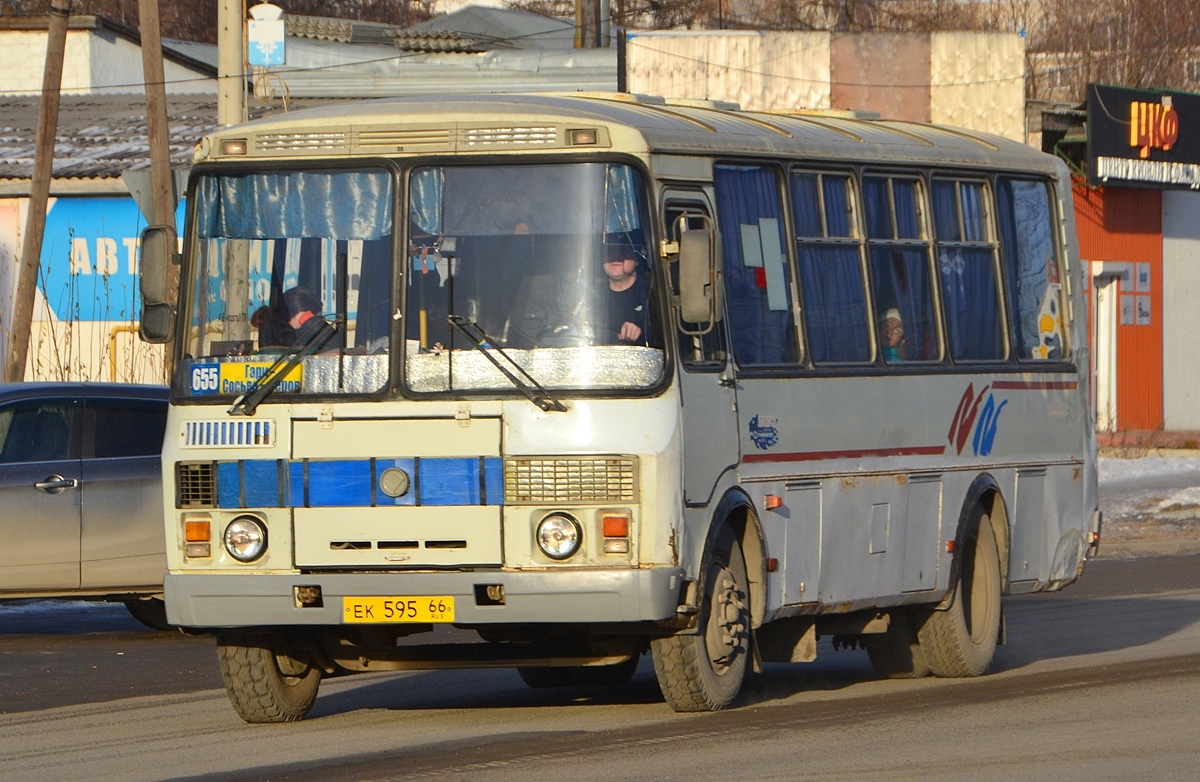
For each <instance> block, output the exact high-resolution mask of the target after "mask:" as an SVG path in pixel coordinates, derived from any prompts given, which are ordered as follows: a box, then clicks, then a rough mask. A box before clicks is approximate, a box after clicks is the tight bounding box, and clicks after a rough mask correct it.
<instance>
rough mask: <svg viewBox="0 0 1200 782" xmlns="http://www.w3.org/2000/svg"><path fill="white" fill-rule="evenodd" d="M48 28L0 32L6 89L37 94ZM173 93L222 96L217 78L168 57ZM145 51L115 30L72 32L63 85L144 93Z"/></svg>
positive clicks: (0, 86)
mask: <svg viewBox="0 0 1200 782" xmlns="http://www.w3.org/2000/svg"><path fill="white" fill-rule="evenodd" d="M46 37H47V36H46V31H45V30H4V31H0V93H7V94H21V93H37V92H40V91H41V89H42V75H43V72H44V70H45V67H46ZM163 72H164V75H165V76H166V80H167V92H168V93H170V94H194V93H199V94H216V91H217V87H216V80H215V79H212V78H209V77H208V76H207V75H206V74H204V73H201V72H199V71H196V70H193V69H191V68H187V67H185V66H182V65H180V64H179V63H176V62H172V61H170V60H165V61H164V63H163ZM142 83H143V79H142V50H141V47H140V46H138V45H137V44H135V43H133V42H132V41H130V40H127V39H125V38H122V37H120V36H117V35H114V34H113V33H111V32H109V31H99V32H97V31H94V30H68V31H67V46H66V52H65V55H64V59H63V76H62V88H63V91H64V92H75V93H80V92H82V93H140V92H143V86H142Z"/></svg>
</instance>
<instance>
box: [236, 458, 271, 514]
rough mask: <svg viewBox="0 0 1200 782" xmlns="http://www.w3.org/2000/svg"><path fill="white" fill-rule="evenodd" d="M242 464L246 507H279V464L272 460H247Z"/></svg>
mask: <svg viewBox="0 0 1200 782" xmlns="http://www.w3.org/2000/svg"><path fill="white" fill-rule="evenodd" d="M242 464H243V467H242V479H243V480H244V481H245V482H246V483H245V486H243V491H244V492H245V495H246V507H247V508H276V507H279V462H277V461H275V460H274V459H247V460H246V461H245V462H243V463H242Z"/></svg>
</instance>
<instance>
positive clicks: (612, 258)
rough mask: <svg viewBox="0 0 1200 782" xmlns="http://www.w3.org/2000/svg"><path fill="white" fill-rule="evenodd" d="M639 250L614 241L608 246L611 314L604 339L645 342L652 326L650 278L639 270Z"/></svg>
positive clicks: (608, 309) (606, 262)
mask: <svg viewBox="0 0 1200 782" xmlns="http://www.w3.org/2000/svg"><path fill="white" fill-rule="evenodd" d="M638 259H639V253H638V251H637V248H635V247H634V246H633V245H630V244H610V245H608V246H607V247H606V248H605V256H604V274H605V276H606V277H607V278H608V296H607V297H605V302H606V304H605V308H606V314H607V318H606V319H605V332H604V338H603V342H608V341H609V340H611V339H614V335H613V332H614V331H615V332H616V334H615V339H616V341H617V343H637V342H639V341H640V342H642V343H643V344H644V340H643V339H642V335H643V334H645V333H646V328H647V326H648V323H649V320H648V317H647V316H648V314H649V307H648V297H647V292H646V280H645V278H644V277H642V276H640V275H639V274H638V266H639V260H638Z"/></svg>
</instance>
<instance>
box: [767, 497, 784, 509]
mask: <svg viewBox="0 0 1200 782" xmlns="http://www.w3.org/2000/svg"><path fill="white" fill-rule="evenodd" d="M763 507H764V508H766V509H767V510H775V509H776V508H782V507H783V497H780V496H779V495H778V494H768V495H767V496H766V497H764V498H763Z"/></svg>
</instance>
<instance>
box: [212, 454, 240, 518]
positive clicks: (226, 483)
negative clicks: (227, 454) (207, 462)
mask: <svg viewBox="0 0 1200 782" xmlns="http://www.w3.org/2000/svg"><path fill="white" fill-rule="evenodd" d="M240 495H241V481H240V480H238V463H237V462H217V507H218V508H240V507H242V501H241V496H240Z"/></svg>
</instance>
